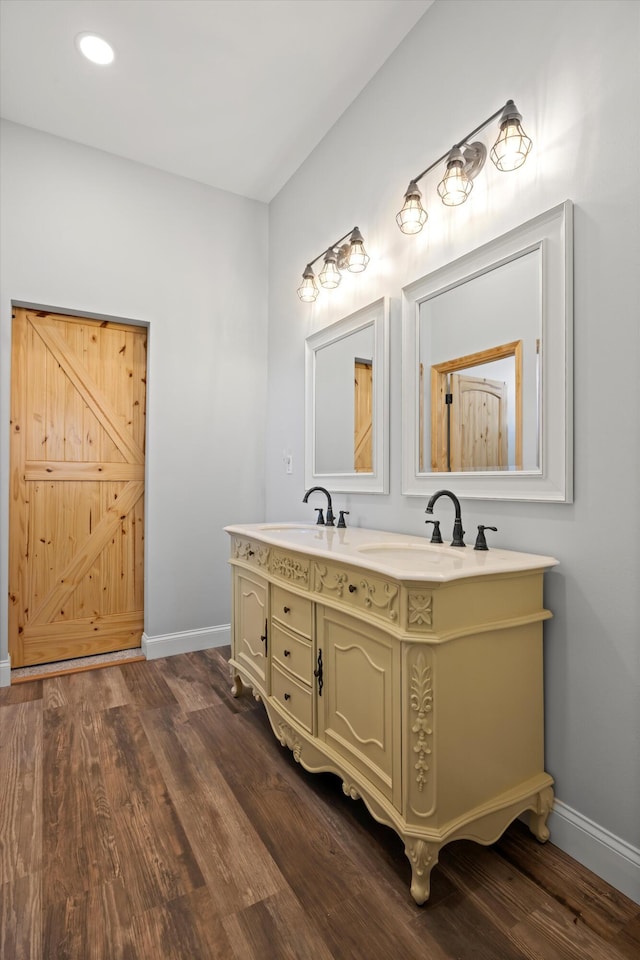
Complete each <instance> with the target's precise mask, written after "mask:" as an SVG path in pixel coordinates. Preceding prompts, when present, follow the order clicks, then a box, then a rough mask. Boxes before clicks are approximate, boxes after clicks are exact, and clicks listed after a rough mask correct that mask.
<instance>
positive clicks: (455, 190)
mask: <svg viewBox="0 0 640 960" xmlns="http://www.w3.org/2000/svg"><path fill="white" fill-rule="evenodd" d="M472 188H473V182H472V180H471V178H470V177H468V176H467V174H466V173H465V169H464V157H463V156H462V150H461V149H460V147H453V148H452V149H451V151H450V152H449V156H448V158H447V172H446V173H445V175H444V177H443V178H442V180H441V181H440V183H439V184H438V194H439V196H440V199H441V200H442V202H443V203H444V205H445V206H446V207H458V206H459V205H460V204H461V203H464V202H465V200H466V199H467V197H468V196H469V194H470V193H471V190H472Z"/></svg>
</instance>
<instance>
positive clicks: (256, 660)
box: [233, 570, 269, 693]
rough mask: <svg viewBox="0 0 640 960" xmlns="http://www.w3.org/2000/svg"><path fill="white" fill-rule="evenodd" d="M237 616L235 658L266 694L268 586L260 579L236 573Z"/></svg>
mask: <svg viewBox="0 0 640 960" xmlns="http://www.w3.org/2000/svg"><path fill="white" fill-rule="evenodd" d="M234 617H235V622H234V630H233V645H234V650H233V657H234V659H235V660H236V661H237V663H238V664H239V665H240V666H242V667H244V669H245V670H246V671H247V673H249V674H251V676H252V677H253V679H255V680H256V686H257V687H258V688H259V689H261V690H262V691H263V692H264V693H267V692H268V691H267V679H268V676H269V671H268V669H267V654H268V637H267V584H266V582H265V581H264V580H263V579H262V578H261V577H259V576H254V575H253V574H251V573H245V572H244V571H239V570H236V572H235V578H234Z"/></svg>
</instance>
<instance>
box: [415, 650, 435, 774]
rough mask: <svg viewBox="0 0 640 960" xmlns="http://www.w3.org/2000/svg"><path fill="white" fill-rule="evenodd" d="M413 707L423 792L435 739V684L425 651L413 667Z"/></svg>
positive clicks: (418, 770) (417, 766)
mask: <svg viewBox="0 0 640 960" xmlns="http://www.w3.org/2000/svg"><path fill="white" fill-rule="evenodd" d="M410 704H411V709H412V711H413V712H414V713H415V714H416V717H415V719H414V721H413V723H412V724H411V732H412V733H413V734H414V736H415V743H414V745H413V752H414V753H415V754H416V762H415V766H414V769H415V770H416V783H417V784H418V790H419V791H420V792H421V793H422V791H423V789H424V787H425V784H426V783H427V779H428V773H429V769H430V764H429V762H428V759H429V757H430V756H431V749H432V746H431V745H432V739H433V726H432V714H433V685H432V679H431V665H430V664H428V663H427V662H426V657H425V655H424V653H420V654H418V656H417V657H416V661H415V663H414V664H413V666H412V667H411V699H410Z"/></svg>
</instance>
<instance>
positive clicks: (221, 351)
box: [0, 123, 267, 660]
mask: <svg viewBox="0 0 640 960" xmlns="http://www.w3.org/2000/svg"><path fill="white" fill-rule="evenodd" d="M1 134H2V196H1V207H0V209H1V212H2V235H1V246H2V264H1V267H2V269H1V288H0V311H1V326H0V345H1V360H0V363H1V366H0V381H1V390H0V453H1V457H0V459H1V470H0V494H1V495H0V503H1V509H0V543H1V551H2V552H1V569H0V581H1V582H0V597H1V604H2V606H1V609H0V625H1V630H2V634H1V640H0V660H3V659H6V657H7V608H6V597H7V544H8V535H7V513H8V510H7V505H8V476H9V465H8V435H9V433H8V430H9V395H10V394H9V370H10V331H11V309H10V304H11V301H12V300H18V301H25V302H28V303H35V304H42V305H45V306H49V307H54V308H57V309H59V310H62V311H64V310H65V309H67V310H69V309H70V310H75V311H79V312H86V313H89V314H100V315H105V316H108V317H115V318H121V319H124V320H135V321H141V322H144V323H147V324H148V325H149V355H148V364H149V369H148V404H147V421H148V447H147V464H148V466H147V476H148V484H147V490H146V497H147V503H146V513H147V528H146V570H145V634H146V635H147V637H148V638H150V639H154V638H158V637H165V636H166V635H167V634H175V633H181V634H184V633H188V632H190V631H201V632H200V633H199V634H198V636H199V637H200V638H201V640H202V642H203V644H205V645H206V643H207V638H208V637H209V634H210V633H211V628H216V627H219V626H221V625H224V624H228V623H229V619H230V577H229V572H228V568H227V562H226V561H227V557H228V537H227V535H226V534H224V533H223V531H222V527H223V525H224V524H226V523H229V522H231V521H240V520H248V519H253V520H259V519H261V518H262V515H263V512H264V439H263V438H264V422H265V414H264V396H265V391H266V348H267V331H266V322H267V307H266V294H267V284H266V281H267V208H266V206H265V205H264V204H260V203H258V202H256V201H252V200H246V199H244V198H241V197H237V196H234V195H232V194H229V193H224V192H222V191H218V190H213V189H211V188H209V187H205V186H202V185H201V184H197V183H195V182H193V181H190V180H185V179H182V178H179V177H175V176H171V175H169V174H165V173H161V172H159V171H157V170H154V169H152V168H150V167H146V166H143V165H141V164H136V163H131V162H129V161H127V160H121V159H119V158H116V157H114V156H111V155H109V154H106V153H102V152H100V151H98V150H93V149H90V148H87V147H83V146H80V145H78V144H74V143H70V142H69V141H66V140H61V139H58V138H55V137H51V136H49V135H47V134H44V133H39V132H37V131H35V130H31V129H28V128H26V127H21V126H18V125H16V124H12V123H3V124H2V130H1ZM213 632H214V633H215V631H213ZM221 635H222V636H223V637H224V631H222V634H221ZM209 639H210V637H209ZM227 639H228V636H227Z"/></svg>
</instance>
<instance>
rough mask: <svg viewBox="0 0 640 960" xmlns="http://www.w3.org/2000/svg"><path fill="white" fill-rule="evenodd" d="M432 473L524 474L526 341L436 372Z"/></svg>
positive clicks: (436, 366)
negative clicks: (523, 348)
mask: <svg viewBox="0 0 640 960" xmlns="http://www.w3.org/2000/svg"><path fill="white" fill-rule="evenodd" d="M487 374H490V376H488V375H487ZM431 469H432V470H433V471H436V472H448V471H456V472H458V471H459V472H463V471H465V472H468V471H488V470H514V469H515V470H519V469H522V341H521V340H515V341H513V342H512V343H506V344H501V345H500V346H497V347H491V348H489V349H488V350H483V351H481V352H479V353H474V354H468V355H467V356H464V357H456V358H454V359H452V360H447V361H445V362H443V363H439V364H434V365H433V366H432V367H431Z"/></svg>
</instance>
